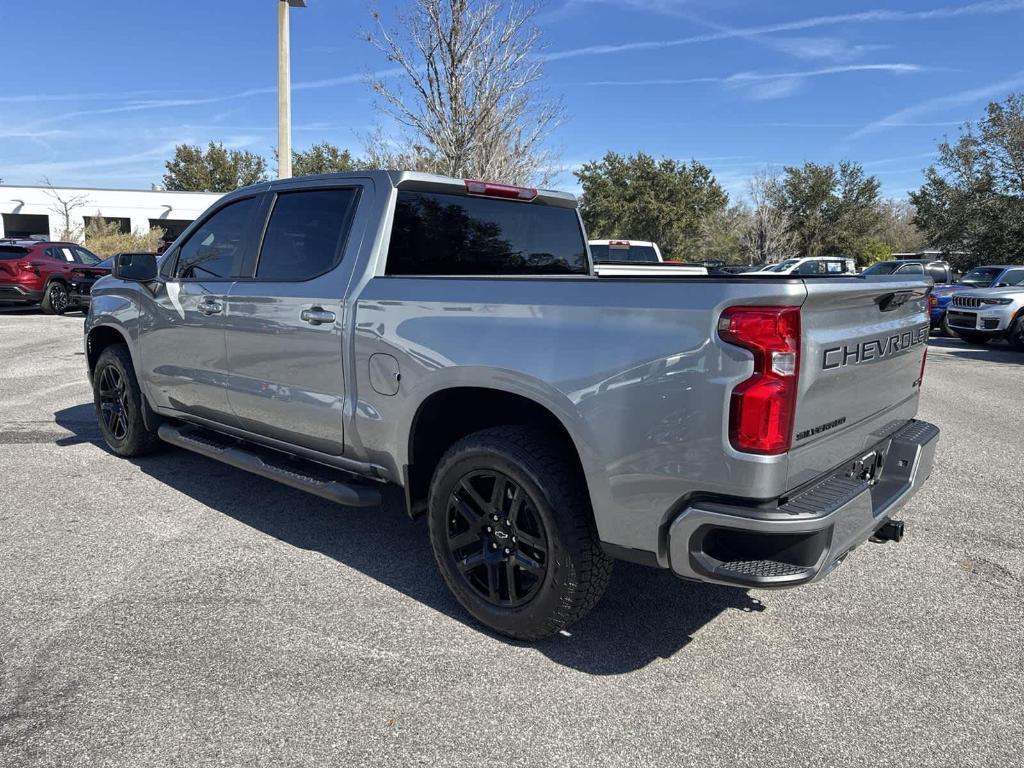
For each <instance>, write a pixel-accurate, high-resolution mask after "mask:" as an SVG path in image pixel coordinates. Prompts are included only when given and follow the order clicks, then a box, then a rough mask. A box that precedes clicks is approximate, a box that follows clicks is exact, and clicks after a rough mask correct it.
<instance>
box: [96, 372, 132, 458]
mask: <svg viewBox="0 0 1024 768" xmlns="http://www.w3.org/2000/svg"><path fill="white" fill-rule="evenodd" d="M96 383H97V395H98V397H99V402H100V418H102V419H103V424H104V426H105V427H106V428H107V431H108V432H109V433H110V435H111V436H112V437H113V438H114V439H115V440H124V439H125V438H126V437H128V427H129V424H128V419H129V413H130V411H129V406H128V389H127V386H126V385H125V380H124V376H123V375H122V374H121V371H120V370H119V369H118V368H117V366H115V365H106V366H104V367H103V368H102V369H101V370H100V371H99V373H98V375H97V377H96Z"/></svg>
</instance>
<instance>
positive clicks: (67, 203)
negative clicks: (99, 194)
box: [43, 177, 89, 243]
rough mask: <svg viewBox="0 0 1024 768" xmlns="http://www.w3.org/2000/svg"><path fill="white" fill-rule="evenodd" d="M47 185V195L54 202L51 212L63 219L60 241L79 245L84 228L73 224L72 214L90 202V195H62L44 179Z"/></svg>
mask: <svg viewBox="0 0 1024 768" xmlns="http://www.w3.org/2000/svg"><path fill="white" fill-rule="evenodd" d="M43 181H44V182H45V183H46V194H47V195H48V196H49V197H50V198H51V199H52V200H53V205H51V206H50V210H51V211H53V212H54V213H56V214H57V215H58V216H60V218H61V231H60V233H59V234H58V236H57V239H58V240H64V241H65V242H75V243H77V242H78V241H79V239H80V238H81V235H82V228H81V227H80V226H78V225H75V224H72V223H71V214H72V213H73V212H74V211H75V210H76V209H78V208H81V207H82V206H84V205H85V204H86V203H88V202H89V196H88V195H68V196H65V195H62V194H61V193H60V192H58V191H57V190H56V189H55V188H54V186H53V184H51V183H50V180H49V179H47V178H45V177H44V178H43Z"/></svg>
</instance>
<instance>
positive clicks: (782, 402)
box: [718, 307, 800, 454]
mask: <svg viewBox="0 0 1024 768" xmlns="http://www.w3.org/2000/svg"><path fill="white" fill-rule="evenodd" d="M718 335H719V336H721V337H722V339H724V340H725V341H727V342H729V343H730V344H736V345H737V346H740V347H743V348H744V349H748V350H750V351H751V352H752V353H753V355H754V374H753V375H752V376H751V377H750V378H749V379H747V380H746V381H744V382H742V383H740V384H738V385H737V386H736V388H735V389H734V390H733V391H732V401H731V403H730V408H729V440H730V442H731V443H732V446H733V448H735V449H736V450H737V451H744V452H746V453H761V454H779V453H785V452H786V451H788V450H789V449H790V447H791V446H792V443H793V418H794V416H795V415H796V391H797V384H798V381H799V373H800V308H799V307H729V308H728V309H727V310H725V311H724V312H723V313H722V316H721V317H720V318H719V320H718Z"/></svg>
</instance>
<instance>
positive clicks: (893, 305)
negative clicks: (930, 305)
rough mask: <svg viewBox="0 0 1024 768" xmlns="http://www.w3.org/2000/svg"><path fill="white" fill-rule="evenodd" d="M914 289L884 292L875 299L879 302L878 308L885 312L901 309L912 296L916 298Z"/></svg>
mask: <svg viewBox="0 0 1024 768" xmlns="http://www.w3.org/2000/svg"><path fill="white" fill-rule="evenodd" d="M914 295H915V294H914V291H896V292H895V293H884V294H882V295H881V296H879V297H878V298H877V299H875V302H876V303H877V304H878V308H879V309H880V310H882V311H883V312H892V311H893V310H896V309H899V308H900V307H902V306H903V305H904V304H906V303H907V302H908V301H910V300H911V299H912V298H914Z"/></svg>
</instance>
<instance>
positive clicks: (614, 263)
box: [587, 240, 708, 277]
mask: <svg viewBox="0 0 1024 768" xmlns="http://www.w3.org/2000/svg"><path fill="white" fill-rule="evenodd" d="M587 245H588V246H589V247H590V256H591V258H592V259H593V262H594V272H595V274H596V275H597V276H598V277H629V276H631V275H635V276H642V277H647V276H650V275H670V276H672V277H685V276H686V275H706V274H707V273H708V270H707V268H705V267H702V266H699V265H693V264H681V263H678V262H673V261H665V259H663V258H662V256H661V249H660V248H659V247H658V244H657V243H652V242H650V241H649V240H588V241H587Z"/></svg>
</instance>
